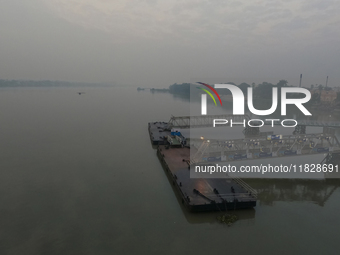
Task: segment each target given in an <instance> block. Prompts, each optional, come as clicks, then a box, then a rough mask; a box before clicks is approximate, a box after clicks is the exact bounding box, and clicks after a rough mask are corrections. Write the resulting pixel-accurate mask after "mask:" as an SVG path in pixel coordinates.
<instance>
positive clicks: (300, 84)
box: [299, 74, 302, 88]
mask: <svg viewBox="0 0 340 255" xmlns="http://www.w3.org/2000/svg"><path fill="white" fill-rule="evenodd" d="M301 81H302V74H300V85H299V88H301Z"/></svg>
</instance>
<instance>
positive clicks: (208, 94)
mask: <svg viewBox="0 0 340 255" xmlns="http://www.w3.org/2000/svg"><path fill="white" fill-rule="evenodd" d="M196 88H198V89H201V90H203V91H205V92H207V94H208V95H209V96H210V97H211V98H212V100H214V103H215V105H216V106H217V104H216V101H215V98H214V97H213V95H212V94H211V93H210V92H209V91H208V90H206V89H202V88H200V87H196Z"/></svg>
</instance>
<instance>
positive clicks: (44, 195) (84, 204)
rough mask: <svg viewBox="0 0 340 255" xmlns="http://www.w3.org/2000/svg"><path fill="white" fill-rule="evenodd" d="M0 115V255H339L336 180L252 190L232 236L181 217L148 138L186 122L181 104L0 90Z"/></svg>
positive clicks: (67, 91)
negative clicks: (176, 119) (254, 198)
mask: <svg viewBox="0 0 340 255" xmlns="http://www.w3.org/2000/svg"><path fill="white" fill-rule="evenodd" d="M78 91H83V92H85V94H82V95H78V94H77V92H78ZM0 109H1V110H0V120H1V122H0V123H1V126H0V130H1V132H0V169H1V171H0V216H1V217H0V254H15V255H16V254H25V255H26V254H49V255H52V254H64V255H66V254H97V255H101V254H338V253H339V249H340V243H339V241H338V227H339V225H340V220H339V212H340V203H339V201H340V189H339V188H338V187H339V184H340V182H339V181H337V180H329V181H325V180H309V181H308V180H261V179H257V180H252V181H250V182H249V184H250V185H251V186H252V187H254V188H255V189H257V191H258V192H259V199H258V204H257V206H256V208H255V209H252V210H243V211H236V212H235V214H237V215H238V217H239V218H240V220H239V221H237V222H236V223H235V224H234V225H232V226H231V227H228V226H225V225H222V224H220V223H219V222H218V221H217V220H216V217H217V216H219V215H221V213H219V212H216V213H203V214H191V213H188V212H187V211H186V209H185V208H183V207H182V204H181V203H180V201H179V200H178V198H177V196H176V193H175V192H174V190H173V188H172V185H171V184H170V183H169V181H168V179H167V177H166V175H165V173H164V171H163V168H162V166H161V164H160V162H159V160H158V158H157V156H156V151H155V148H153V147H152V145H151V143H150V140H149V136H148V131H147V123H148V122H150V121H168V120H169V118H170V116H171V115H175V116H176V115H177V116H181V115H187V114H189V102H188V101H185V100H183V99H181V98H177V97H173V96H172V95H170V94H166V93H154V94H153V93H150V92H149V91H140V92H138V91H137V90H136V88H134V87H112V88H108V87H82V88H66V87H65V88H2V89H0Z"/></svg>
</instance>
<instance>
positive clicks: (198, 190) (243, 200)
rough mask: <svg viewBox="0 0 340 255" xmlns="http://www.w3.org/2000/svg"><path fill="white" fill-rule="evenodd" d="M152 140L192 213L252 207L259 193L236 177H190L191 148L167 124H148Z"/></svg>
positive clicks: (169, 176)
mask: <svg viewBox="0 0 340 255" xmlns="http://www.w3.org/2000/svg"><path fill="white" fill-rule="evenodd" d="M148 130H149V134H150V139H151V142H152V144H153V145H158V147H157V156H158V158H159V159H160V161H161V163H162V165H163V167H164V170H165V172H166V173H167V176H168V178H169V180H170V182H171V183H172V184H173V185H174V186H175V190H177V193H178V195H179V197H180V199H181V201H182V203H183V204H184V205H185V206H186V207H187V208H188V209H189V210H190V211H192V212H203V211H226V210H236V209H245V208H253V207H255V206H256V200H257V193H256V191H255V190H254V189H252V188H251V187H250V186H249V185H247V184H246V183H245V182H244V181H243V180H241V179H239V178H237V177H235V176H226V178H190V171H191V169H192V168H191V167H190V166H191V165H190V162H191V161H190V148H189V147H188V146H186V139H185V138H184V137H183V136H181V135H180V133H179V132H177V131H176V130H169V125H168V123H166V122H151V123H149V124H148Z"/></svg>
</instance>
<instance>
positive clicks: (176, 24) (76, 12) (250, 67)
mask: <svg viewBox="0 0 340 255" xmlns="http://www.w3.org/2000/svg"><path fill="white" fill-rule="evenodd" d="M339 12H340V2H339V1H335V0H326V1H317V0H301V1H298V2H296V1H275V2H273V1H269V0H257V1H251V2H250V1H245V0H241V1H219V0H214V1H197V0H187V1H185V2H183V1H177V0H176V1H173V0H171V1H169V0H165V1H156V0H150V1H132V0H127V1H122V0H117V1H103V0H101V1H95V0H72V1H69V0H68V1H67V0H50V1H48V2H46V1H42V0H32V1H29V2H28V1H23V0H17V1H9V0H4V1H2V7H1V9H0V34H1V36H0V58H1V63H0V79H32V80H44V79H46V80H64V81H75V82H114V83H120V84H122V83H123V84H135V85H138V86H147V87H167V86H169V85H170V84H172V83H175V82H177V83H182V82H190V81H191V82H193V81H198V80H193V79H201V78H202V79H205V80H207V79H209V77H213V78H214V79H216V77H218V78H220V77H221V79H225V82H235V83H241V82H247V83H250V84H251V83H252V82H255V83H260V82H263V81H267V82H272V83H275V84H276V83H277V82H278V81H279V80H280V79H286V80H288V82H289V84H291V85H297V84H298V82H299V76H300V73H302V74H303V82H302V85H303V86H310V85H311V84H323V85H324V84H325V82H326V77H327V76H329V82H328V85H329V86H332V87H334V86H340V75H339V72H338V69H339V63H340V60H339V57H338V56H339V53H340V52H339V51H340V50H339V47H338V45H339V44H340V29H339V27H340V16H339V15H338V13H339Z"/></svg>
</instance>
